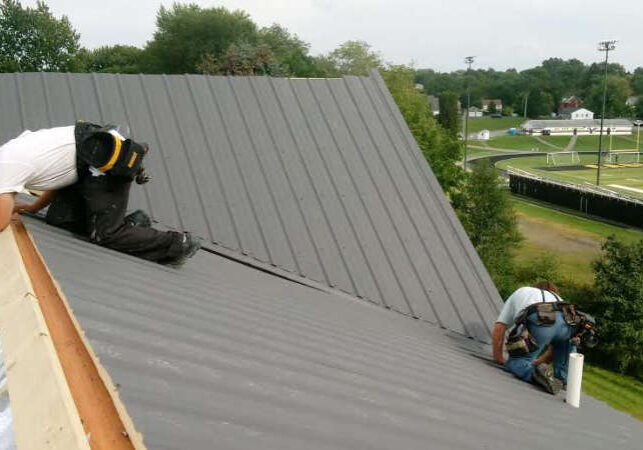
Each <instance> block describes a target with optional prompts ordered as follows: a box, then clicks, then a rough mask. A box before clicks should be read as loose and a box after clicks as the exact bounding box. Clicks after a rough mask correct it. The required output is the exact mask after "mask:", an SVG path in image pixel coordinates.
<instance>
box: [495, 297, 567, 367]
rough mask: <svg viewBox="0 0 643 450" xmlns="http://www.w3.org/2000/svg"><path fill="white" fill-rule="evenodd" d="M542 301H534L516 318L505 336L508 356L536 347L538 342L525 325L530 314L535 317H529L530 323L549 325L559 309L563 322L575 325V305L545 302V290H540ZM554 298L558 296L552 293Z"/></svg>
mask: <svg viewBox="0 0 643 450" xmlns="http://www.w3.org/2000/svg"><path fill="white" fill-rule="evenodd" d="M541 293H542V299H543V301H542V302H541V303H534V304H532V305H530V306H528V307H526V308H525V309H523V310H522V311H521V312H520V314H519V315H518V317H517V318H516V325H515V326H514V328H513V329H512V330H511V332H510V333H509V335H508V336H507V342H506V346H507V351H508V352H509V356H514V357H517V356H524V355H527V354H529V353H531V352H534V351H536V350H537V349H538V343H537V342H536V340H535V339H534V338H533V336H532V335H531V333H530V332H529V328H528V327H527V322H528V318H529V317H530V316H531V315H532V314H534V313H535V314H536V318H535V319H533V318H532V319H529V320H530V321H531V322H532V323H534V324H536V325H540V326H550V325H553V324H554V323H555V322H556V312H557V311H561V312H562V313H563V317H564V319H565V323H567V325H570V326H575V325H577V323H578V314H577V313H576V306H574V305H572V304H571V303H565V302H561V301H557V302H546V301H545V292H544V291H541ZM554 296H555V297H556V298H559V297H558V296H557V295H556V294H554Z"/></svg>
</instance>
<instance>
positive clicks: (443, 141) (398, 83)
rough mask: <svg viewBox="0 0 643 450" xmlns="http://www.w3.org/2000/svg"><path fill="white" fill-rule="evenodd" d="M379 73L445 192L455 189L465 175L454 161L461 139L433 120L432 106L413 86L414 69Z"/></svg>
mask: <svg viewBox="0 0 643 450" xmlns="http://www.w3.org/2000/svg"><path fill="white" fill-rule="evenodd" d="M381 73H382V77H383V78H384V81H385V82H386V86H387V87H388V89H389V91H390V92H391V95H392V96H393V98H394V99H395V103H396V104H397V106H398V108H399V109H400V112H401V113H402V116H404V119H405V121H406V123H407V125H408V126H409V128H410V129H411V132H412V133H413V137H414V138H415V140H416V142H417V143H418V145H419V147H420V149H421V150H422V153H423V154H424V157H425V158H426V160H427V161H428V163H429V165H430V166H431V169H432V170H433V173H434V174H435V176H436V178H437V179H438V182H439V183H440V185H441V186H442V189H443V190H444V191H445V192H446V193H447V194H448V195H449V194H451V193H453V192H456V191H457V190H458V189H459V186H460V183H461V182H462V179H463V176H464V173H463V171H462V168H460V167H459V166H457V165H456V164H455V163H456V161H459V160H460V159H461V158H462V149H461V144H460V142H458V141H457V140H456V139H454V138H452V137H451V136H449V135H448V134H447V133H446V132H445V131H444V130H442V128H441V127H439V126H438V125H437V123H436V122H435V119H434V118H433V111H432V110H431V105H430V104H429V102H428V101H427V100H426V97H425V96H424V95H423V94H420V93H419V92H418V91H417V90H416V89H415V87H414V80H413V69H411V68H408V67H405V66H391V67H389V68H388V69H386V70H383V71H382V72H381Z"/></svg>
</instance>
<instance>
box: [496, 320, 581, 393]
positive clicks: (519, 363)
mask: <svg viewBox="0 0 643 450" xmlns="http://www.w3.org/2000/svg"><path fill="white" fill-rule="evenodd" d="M536 320H537V314H536V313H532V314H530V315H529V317H527V328H529V332H530V333H531V335H532V336H533V337H534V339H535V340H536V342H537V343H538V349H537V350H536V351H533V352H531V353H528V354H526V355H524V356H519V357H515V356H510V357H509V358H507V362H506V363H505V369H506V370H508V371H509V372H511V373H513V374H514V375H515V376H517V377H518V378H520V379H521V380H523V381H531V377H532V376H533V374H534V360H535V359H536V358H537V357H538V356H539V355H540V354H541V353H542V351H543V350H544V349H545V348H546V347H547V345H549V344H551V346H552V350H553V362H554V376H555V377H556V378H558V379H559V380H561V381H563V382H564V383H566V382H567V365H568V363H569V354H570V353H571V352H573V351H576V349H575V348H574V346H573V345H572V344H571V342H570V338H571V332H572V328H571V327H570V326H569V325H567V323H566V322H565V318H564V317H563V313H562V312H561V311H556V322H555V323H553V324H551V325H537V324H536Z"/></svg>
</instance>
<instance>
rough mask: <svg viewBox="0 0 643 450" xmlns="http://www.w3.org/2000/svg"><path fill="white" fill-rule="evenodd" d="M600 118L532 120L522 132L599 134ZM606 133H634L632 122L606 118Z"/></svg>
mask: <svg viewBox="0 0 643 450" xmlns="http://www.w3.org/2000/svg"><path fill="white" fill-rule="evenodd" d="M600 128H601V121H600V119H592V120H587V119H578V120H530V121H528V122H525V123H523V124H522V126H521V133H523V134H529V135H535V136H541V135H544V136H574V135H579V136H581V135H583V136H584V135H593V134H599V133H600ZM603 133H604V134H632V122H630V121H629V120H627V119H605V121H604V123H603Z"/></svg>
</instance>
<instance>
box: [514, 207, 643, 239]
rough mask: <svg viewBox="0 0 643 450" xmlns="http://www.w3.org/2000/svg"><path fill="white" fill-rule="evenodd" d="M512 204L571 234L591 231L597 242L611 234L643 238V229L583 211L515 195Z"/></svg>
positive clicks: (523, 211)
mask: <svg viewBox="0 0 643 450" xmlns="http://www.w3.org/2000/svg"><path fill="white" fill-rule="evenodd" d="M512 204H513V206H514V209H515V210H516V212H518V213H519V214H524V215H525V216H528V217H530V218H531V219H538V220H542V221H545V222H548V223H550V224H557V225H561V226H563V227H565V229H566V231H567V232H568V233H570V234H574V233H578V232H584V233H589V234H591V235H593V236H590V237H593V238H594V239H595V240H596V241H597V242H602V241H603V240H605V239H606V238H607V237H608V236H610V235H615V236H616V237H617V238H618V239H621V240H625V241H628V242H634V241H638V240H640V239H643V230H639V229H636V228H628V227H626V226H617V225H611V224H609V223H605V222H599V221H596V220H593V219H592V218H590V217H589V216H585V215H584V214H582V213H579V212H577V211H572V210H567V209H565V208H560V209H551V208H550V207H549V206H548V205H547V204H546V203H543V202H538V201H536V200H531V199H524V198H522V197H516V196H513V197H512Z"/></svg>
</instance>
